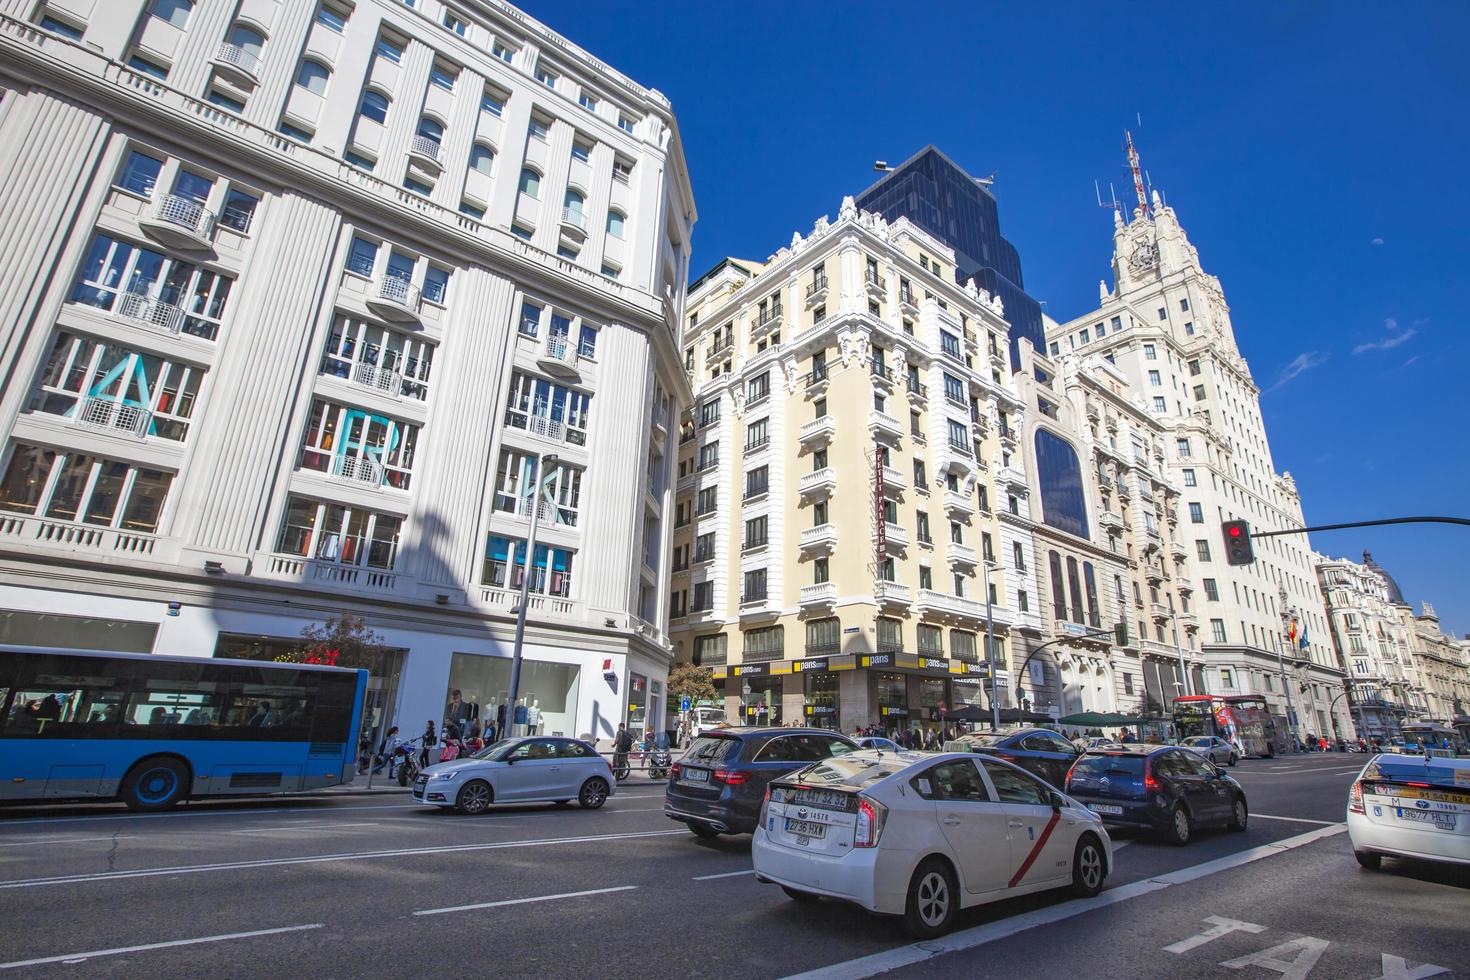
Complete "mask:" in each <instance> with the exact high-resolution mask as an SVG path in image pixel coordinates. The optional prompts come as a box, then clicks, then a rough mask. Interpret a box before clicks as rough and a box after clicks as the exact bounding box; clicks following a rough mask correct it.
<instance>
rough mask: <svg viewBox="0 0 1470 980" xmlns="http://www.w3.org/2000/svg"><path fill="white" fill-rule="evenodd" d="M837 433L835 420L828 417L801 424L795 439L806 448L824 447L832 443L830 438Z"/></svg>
mask: <svg viewBox="0 0 1470 980" xmlns="http://www.w3.org/2000/svg"><path fill="white" fill-rule="evenodd" d="M836 432H837V420H836V419H835V418H833V417H832V416H830V415H823V416H822V417H821V418H817V419H812V420H811V421H810V422H803V423H802V425H801V428H800V429H799V430H798V434H797V437H798V438H799V439H800V440H801V444H802V445H803V446H807V447H817V446H824V445H826V444H827V443H829V442H831V441H832V436H833V435H835V434H836Z"/></svg>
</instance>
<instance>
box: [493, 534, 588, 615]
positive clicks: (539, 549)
mask: <svg viewBox="0 0 1470 980" xmlns="http://www.w3.org/2000/svg"><path fill="white" fill-rule="evenodd" d="M488 538H489V539H488V541H487V543H486V547H485V563H484V566H483V567H482V569H481V572H480V575H481V578H480V581H481V583H482V584H484V585H488V586H492V587H494V588H501V589H519V588H520V587H521V582H522V580H523V579H524V578H525V567H526V542H525V541H522V540H520V539H516V538H504V537H501V536H500V535H497V534H491V535H489V536H488ZM575 557H576V553H575V552H573V551H570V550H568V549H566V548H557V547H553V546H550V545H544V544H538V545H536V553H535V555H533V556H532V559H531V578H530V584H529V585H528V588H529V589H530V591H532V592H537V593H540V594H542V595H549V596H559V597H561V598H563V599H565V598H568V597H570V596H571V594H572V562H573V559H574V558H575Z"/></svg>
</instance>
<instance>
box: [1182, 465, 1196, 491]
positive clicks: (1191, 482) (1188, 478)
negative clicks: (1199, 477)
mask: <svg viewBox="0 0 1470 980" xmlns="http://www.w3.org/2000/svg"><path fill="white" fill-rule="evenodd" d="M1183 472H1184V485H1185V486H1186V487H1192V486H1196V483H1195V479H1194V470H1189V469H1187V470H1184V471H1183Z"/></svg>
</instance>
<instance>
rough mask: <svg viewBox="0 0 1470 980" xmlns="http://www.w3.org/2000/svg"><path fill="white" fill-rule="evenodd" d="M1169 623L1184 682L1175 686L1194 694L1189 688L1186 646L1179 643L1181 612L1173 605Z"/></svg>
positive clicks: (1170, 608)
mask: <svg viewBox="0 0 1470 980" xmlns="http://www.w3.org/2000/svg"><path fill="white" fill-rule="evenodd" d="M1169 624H1170V626H1171V627H1172V628H1173V630H1174V652H1175V653H1176V654H1177V655H1178V656H1179V679H1180V680H1182V681H1183V682H1184V683H1183V684H1176V685H1175V686H1176V687H1182V688H1184V693H1185V694H1193V693H1194V692H1193V691H1191V690H1190V688H1189V668H1188V667H1187V666H1186V665H1185V663H1184V647H1183V646H1182V645H1180V643H1179V613H1178V612H1176V611H1175V609H1174V607H1173V605H1170V607H1169ZM1200 693H1201V694H1203V693H1204V692H1203V691H1201V692H1200Z"/></svg>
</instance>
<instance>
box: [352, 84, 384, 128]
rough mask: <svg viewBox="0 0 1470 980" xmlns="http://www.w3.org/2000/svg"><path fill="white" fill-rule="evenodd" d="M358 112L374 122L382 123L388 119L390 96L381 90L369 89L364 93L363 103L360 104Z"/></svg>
mask: <svg viewBox="0 0 1470 980" xmlns="http://www.w3.org/2000/svg"><path fill="white" fill-rule="evenodd" d="M358 112H359V113H361V114H362V115H363V116H364V117H366V118H368V119H371V120H372V121H373V122H376V123H382V122H386V121H387V119H388V97H387V96H386V95H384V94H382V93H381V92H374V91H373V90H372V89H368V90H367V91H366V92H364V93H362V104H361V105H360V106H358Z"/></svg>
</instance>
